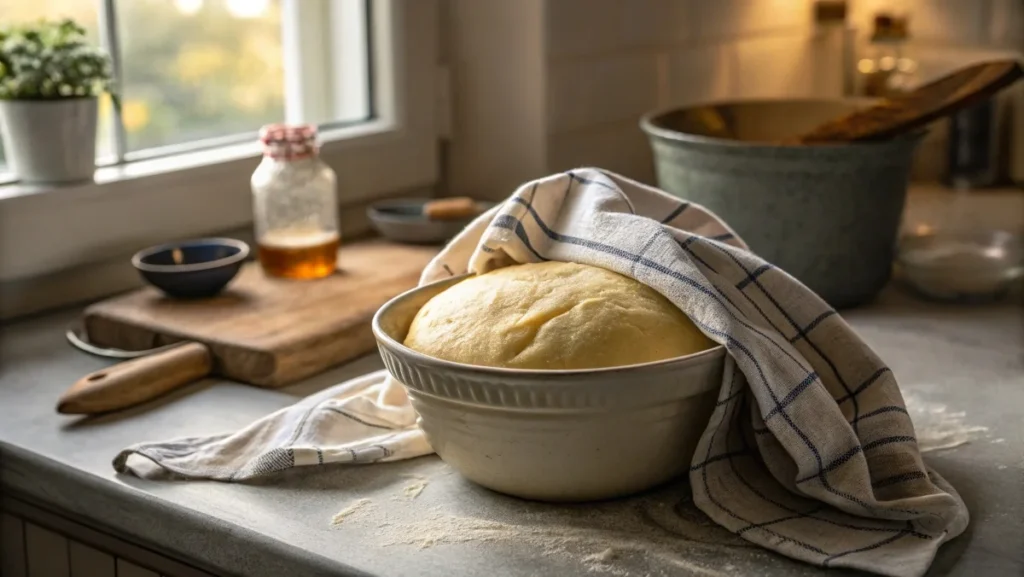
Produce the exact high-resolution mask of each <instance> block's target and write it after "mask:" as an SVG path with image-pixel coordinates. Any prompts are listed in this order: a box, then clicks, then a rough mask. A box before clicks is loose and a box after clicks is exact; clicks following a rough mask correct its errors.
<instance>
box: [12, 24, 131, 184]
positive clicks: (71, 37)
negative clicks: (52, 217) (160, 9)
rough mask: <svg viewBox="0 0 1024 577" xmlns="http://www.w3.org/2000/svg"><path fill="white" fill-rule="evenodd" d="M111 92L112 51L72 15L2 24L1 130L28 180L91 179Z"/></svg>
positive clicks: (17, 172) (18, 171) (20, 174)
mask: <svg viewBox="0 0 1024 577" xmlns="http://www.w3.org/2000/svg"><path fill="white" fill-rule="evenodd" d="M104 92H107V93H109V94H110V95H111V96H112V97H114V103H115V105H116V103H117V99H116V97H115V95H114V93H113V91H112V84H111V63H110V58H109V56H108V55H107V54H106V53H105V52H103V51H102V50H100V49H99V48H97V47H95V46H91V45H89V43H88V41H87V39H86V37H85V30H84V29H83V28H82V27H81V26H79V25H78V24H76V23H75V22H74V21H72V20H61V21H49V20H41V21H39V22H36V23H32V24H26V25H20V26H11V27H8V28H5V29H2V30H0V132H2V135H3V143H4V153H5V155H6V157H7V162H8V164H9V165H10V167H11V169H12V171H13V172H14V173H15V175H16V176H17V177H18V178H19V179H20V180H21V181H23V182H29V183H59V182H71V181H78V180H87V179H91V178H92V175H93V172H94V170H95V168H96V117H97V107H98V106H97V97H98V96H99V95H100V94H102V93H104Z"/></svg>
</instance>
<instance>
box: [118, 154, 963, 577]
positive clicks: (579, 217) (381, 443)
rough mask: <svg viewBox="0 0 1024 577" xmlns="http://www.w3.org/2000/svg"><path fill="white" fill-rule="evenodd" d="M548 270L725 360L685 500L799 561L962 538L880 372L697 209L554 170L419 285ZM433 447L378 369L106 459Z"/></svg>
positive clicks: (883, 562)
mask: <svg viewBox="0 0 1024 577" xmlns="http://www.w3.org/2000/svg"><path fill="white" fill-rule="evenodd" d="M544 260H558V261H569V262H578V263H583V264H590V265H594V266H600V267H604V268H606V269H609V270H613V271H616V272H618V273H621V274H624V275H627V276H630V277H633V278H635V279H637V280H638V281H640V282H643V283H645V284H647V285H649V286H651V287H653V288H654V289H656V290H657V291H658V292H660V293H661V294H663V295H665V297H667V298H668V299H669V300H670V301H672V302H673V303H674V304H675V305H676V306H678V307H679V308H680V309H682V310H683V311H684V312H685V313H686V314H687V315H688V316H689V317H690V318H691V319H692V320H693V321H694V322H695V323H696V324H697V326H698V327H700V329H701V330H702V331H703V332H704V333H705V334H707V335H708V336H709V337H710V338H712V339H714V340H715V341H717V342H718V343H721V344H722V345H724V346H725V347H726V349H727V350H728V352H729V356H728V357H727V360H726V367H725V371H724V376H723V380H722V387H721V391H720V393H719V397H718V404H717V406H716V408H715V411H714V413H713V415H712V417H711V420H710V422H709V423H708V426H707V429H706V430H705V432H704V434H703V436H702V438H701V440H700V443H699V445H698V447H697V452H696V454H695V455H694V457H693V461H692V463H691V467H690V483H691V486H692V489H693V498H694V502H695V503H696V505H697V506H698V507H699V508H700V509H701V510H702V511H704V512H705V513H706V514H707V515H708V516H709V517H710V518H711V519H713V520H714V521H715V522H717V523H718V524H720V525H722V526H724V527H726V528H727V529H729V530H730V531H733V532H734V533H736V534H738V535H741V536H743V537H744V538H745V539H747V540H749V541H751V542H753V543H756V544H758V545H761V546H763V547H766V548H768V549H772V550H774V551H778V552H779V553H782V554H784V555H787V556H789V557H793V558H796V559H800V560H803V561H806V562H808V563H813V564H816V565H819V566H822V567H851V568H856V569H862V570H867V571H872V572H875V573H880V574H883V575H893V576H898V577H911V576H917V575H922V574H924V572H925V571H926V570H927V569H928V567H929V565H930V564H931V562H932V559H933V558H934V556H935V553H936V550H937V549H938V547H939V545H940V544H941V543H943V542H944V541H946V540H949V539H951V538H953V537H955V536H957V535H959V534H960V533H962V532H963V531H964V529H965V528H966V526H967V522H968V513H967V508H966V507H965V505H964V503H963V501H962V500H961V499H960V497H959V495H958V494H957V493H956V491H955V490H954V489H953V487H951V486H950V485H949V484H948V483H947V482H946V481H945V480H943V479H942V477H940V476H939V475H938V474H937V473H935V472H934V471H932V470H930V469H929V468H928V467H927V466H926V465H925V464H924V462H923V461H922V459H921V454H920V452H919V450H918V447H917V441H916V439H915V436H914V426H913V424H912V423H911V420H910V418H909V416H908V415H907V411H906V408H905V406H904V403H903V399H902V396H901V395H900V390H899V387H898V386H897V384H896V379H895V377H894V376H893V374H892V371H891V370H889V368H888V367H886V365H885V364H884V363H883V362H882V361H881V359H879V358H878V356H877V355H876V354H875V353H874V352H873V351H872V350H871V349H870V348H869V347H868V346H867V345H866V344H865V343H864V342H863V341H861V340H860V338H858V337H857V335H856V333H854V331H853V330H852V329H851V328H850V327H849V326H848V325H847V324H846V323H845V322H844V321H843V319H842V318H841V317H840V316H839V315H838V314H836V312H835V311H834V310H832V309H831V308H830V307H829V306H828V305H827V304H825V302H823V301H822V300H821V299H820V298H819V297H818V296H817V295H815V294H814V293H813V292H811V291H810V290H809V289H807V288H806V287H804V286H803V285H802V284H800V283H799V282H798V281H797V280H795V279H794V278H793V277H791V276H789V275H788V274H786V273H785V272H784V271H782V270H779V269H778V268H775V267H773V266H772V265H771V264H770V263H767V262H765V261H763V260H761V259H760V258H758V257H757V256H755V255H754V254H752V253H750V252H749V251H748V250H746V246H745V244H744V243H743V241H742V240H741V239H740V238H738V237H737V236H736V235H735V234H734V232H733V231H732V230H730V229H729V227H728V226H727V225H726V224H725V223H723V222H722V221H720V220H719V219H718V218H717V217H715V216H714V215H713V214H711V213H709V212H708V211H707V210H705V209H703V208H701V207H699V206H697V205H693V204H689V203H687V202H685V201H680V200H678V199H676V198H675V197H672V196H670V195H667V194H665V193H663V192H661V191H659V190H656V189H653V188H650V187H647V186H645V185H642V184H639V183H637V182H633V181H631V180H628V179H626V178H623V177H621V176H618V175H615V174H612V173H609V172H607V171H602V170H597V169H579V170H575V171H572V172H569V173H565V174H558V175H554V176H550V177H547V178H543V179H540V180H537V181H534V182H531V183H528V184H526V185H523V186H521V187H520V188H519V189H518V190H517V191H516V192H515V193H514V194H513V195H512V196H511V198H509V199H508V200H507V201H506V202H504V203H502V204H500V205H498V206H496V207H494V208H493V209H491V210H490V211H488V212H487V213H486V214H484V215H482V216H481V217H480V218H478V219H477V220H476V221H474V222H473V223H472V224H471V225H470V226H469V227H467V228H466V230H464V231H463V232H462V233H461V234H460V235H459V236H458V237H456V238H455V239H454V240H453V241H452V242H451V243H450V244H449V245H448V246H447V247H446V248H445V249H444V250H443V251H442V252H441V253H440V254H439V255H438V257H437V258H436V259H434V261H433V262H431V263H430V265H428V267H427V268H426V270H424V272H423V276H422V278H421V283H427V282H431V281H434V280H437V279H439V278H444V277H447V276H449V275H454V274H460V273H462V272H466V271H471V272H476V273H482V272H486V271H489V270H493V269H495V268H499V267H503V266H508V265H511V264H514V263H526V262H538V261H544ZM428 452H430V448H429V445H428V444H427V443H426V441H425V439H424V437H423V434H422V432H421V431H420V429H419V428H418V427H417V425H416V416H415V412H414V411H413V410H412V408H411V407H410V406H409V403H408V399H407V398H406V397H405V394H404V390H403V389H402V388H401V387H400V386H398V385H397V384H395V383H394V382H393V381H391V380H390V379H389V378H388V377H387V376H386V375H385V374H383V373H374V374H371V375H367V376H365V377H362V378H361V379H356V380H354V381H350V382H348V383H343V384H342V385H339V386H338V387H335V388H332V389H328V390H326V391H324V392H322V393H320V394H319V395H317V396H315V397H312V398H310V399H306V400H304V401H303V402H301V403H299V404H297V405H295V406H293V407H289V408H286V409H282V410H281V411H279V412H277V413H275V414H273V415H270V416H268V417H265V418H264V419H262V420H261V421H259V422H257V423H254V424H253V425H251V426H250V427H249V428H247V429H245V430H243V431H240V432H238V433H234V434H227V435H222V436H219V437H212V438H193V439H180V440H177V441H171V442H165V443H149V444H143V445H136V446H134V447H130V448H129V449H126V450H125V451H124V452H122V453H121V455H119V456H118V457H117V459H116V460H115V467H116V468H117V469H118V470H119V471H122V472H129V471H130V472H134V473H136V474H139V475H144V476H160V475H164V474H166V473H167V472H168V471H170V472H174V473H176V474H178V475H183V476H186V477H201V478H215V479H222V480H238V479H245V478H249V477H252V476H255V475H259V474H262V473H266V472H270V471H276V470H280V469H284V468H290V467H294V466H298V465H308V464H320V463H326V462H373V461H384V460H396V459H400V458H408V457H412V456H417V455H422V454H425V453H428ZM140 457H143V458H142V459H140Z"/></svg>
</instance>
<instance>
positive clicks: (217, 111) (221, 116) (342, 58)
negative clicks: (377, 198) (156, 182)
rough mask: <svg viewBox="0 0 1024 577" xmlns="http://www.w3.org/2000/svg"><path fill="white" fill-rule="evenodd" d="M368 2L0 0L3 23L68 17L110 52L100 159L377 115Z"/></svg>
mask: <svg viewBox="0 0 1024 577" xmlns="http://www.w3.org/2000/svg"><path fill="white" fill-rule="evenodd" d="M367 5H368V2H367V1H366V0H47V1H44V2H35V1H33V2H25V1H23V0H0V14H3V15H4V23H10V22H27V21H31V20H35V19H39V18H43V17H45V18H60V17H70V18H73V19H75V20H76V21H78V22H79V23H81V24H82V25H83V26H84V27H85V28H86V29H87V30H88V32H89V33H90V36H92V37H93V38H94V40H95V41H96V42H97V43H98V44H102V45H103V46H104V47H105V48H107V50H108V51H109V52H110V53H111V57H112V58H113V60H114V65H115V70H117V72H118V85H119V86H120V87H121V88H120V92H121V97H122V109H121V111H120V114H118V113H117V111H115V110H114V108H113V107H112V106H110V103H109V102H108V101H104V102H103V103H102V104H101V117H100V121H101V129H100V130H99V135H98V138H99V142H98V144H99V146H98V156H99V158H98V162H99V164H100V165H104V164H116V163H122V162H126V161H131V160H135V159H140V158H152V157H154V156H162V155H166V154H173V153H175V152H181V151H184V150H189V149H194V148H201V147H211V146H217V145H222V144H225V143H229V142H240V141H244V140H246V139H248V140H251V139H253V138H254V135H255V133H256V130H257V129H258V128H259V127H260V126H261V125H263V124H267V123H270V122H276V121H280V120H283V119H285V118H286V117H287V119H288V120H290V121H297V122H313V123H317V124H321V125H324V124H327V125H330V124H334V125H337V124H350V123H355V122H361V121H366V120H368V119H369V118H370V107H369V103H370V98H369V94H368V91H369V82H368V75H369V63H368V50H367V47H366V41H367V34H366V28H367V24H368V19H367Z"/></svg>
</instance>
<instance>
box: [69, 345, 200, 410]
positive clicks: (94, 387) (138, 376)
mask: <svg viewBox="0 0 1024 577" xmlns="http://www.w3.org/2000/svg"><path fill="white" fill-rule="evenodd" d="M212 369H213V358H212V357H211V355H210V349H209V348H207V347H206V345H204V344H201V343H193V342H188V343H184V344H182V345H179V346H176V347H174V348H172V349H168V350H166V351H163V352H160V353H155V354H152V355H149V356H145V357H139V358H137V359H132V360H130V361H125V362H123V363H119V364H117V365H113V366H111V367H108V368H106V369H102V370H99V371H96V372H94V373H91V374H89V375H86V376H85V377H83V378H81V379H79V380H78V382H76V383H75V384H74V385H72V386H71V388H70V389H68V390H67V391H66V392H65V393H64V394H63V395H61V397H60V401H58V403H57V412H58V413H64V414H73V415H91V414H96V413H105V412H108V411H116V410H119V409H124V408H127V407H131V406H133V405H137V404H139V403H143V402H145V401H148V400H150V399H154V398H156V397H159V396H160V395H163V394H165V393H168V392H170V391H173V390H174V389H177V388H179V387H182V386H184V385H187V384H189V383H191V382H193V381H196V380H199V379H201V378H203V377H205V376H207V375H209V374H210V371H211V370H212Z"/></svg>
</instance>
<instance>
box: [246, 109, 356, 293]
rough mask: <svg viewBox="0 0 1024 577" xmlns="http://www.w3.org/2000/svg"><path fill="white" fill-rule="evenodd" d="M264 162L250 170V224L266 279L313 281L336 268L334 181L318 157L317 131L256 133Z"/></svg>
mask: <svg viewBox="0 0 1024 577" xmlns="http://www.w3.org/2000/svg"><path fill="white" fill-rule="evenodd" d="M260 142H261V143H262V144H263V160H262V161H261V162H260V165H259V166H258V167H256V171H255V172H253V175H252V180H251V185H252V195H253V217H254V218H253V221H254V227H255V234H256V245H257V248H258V256H259V261H260V265H261V266H262V267H263V270H264V272H265V273H266V274H267V275H269V276H275V277H283V278H295V279H315V278H322V277H325V276H328V275H330V274H332V273H333V272H334V271H335V269H336V268H337V262H338V247H339V245H340V244H341V231H340V230H339V228H338V193H337V177H336V176H335V174H334V171H333V170H332V169H331V167H330V166H327V164H325V163H324V162H323V161H322V160H321V159H320V153H319V147H318V146H317V142H316V128H315V127H313V126H310V125H295V126H289V125H284V124H271V125H268V126H264V127H263V128H262V129H261V130H260Z"/></svg>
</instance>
